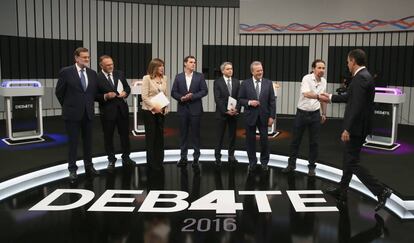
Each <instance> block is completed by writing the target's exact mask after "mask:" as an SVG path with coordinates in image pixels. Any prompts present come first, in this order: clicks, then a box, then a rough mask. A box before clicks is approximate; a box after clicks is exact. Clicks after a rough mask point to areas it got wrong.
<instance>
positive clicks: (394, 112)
mask: <svg viewBox="0 0 414 243" xmlns="http://www.w3.org/2000/svg"><path fill="white" fill-rule="evenodd" d="M404 101H405V94H404V93H403V92H402V91H401V90H400V89H397V88H383V87H376V88H375V98H374V102H375V104H374V117H373V122H372V123H373V124H372V134H371V135H368V136H367V137H366V143H365V144H364V146H365V147H369V148H375V149H381V150H390V151H392V150H395V149H397V148H398V147H399V146H400V144H398V143H396V141H397V131H398V122H397V117H398V106H399V105H400V104H402V103H404Z"/></svg>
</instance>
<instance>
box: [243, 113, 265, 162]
mask: <svg viewBox="0 0 414 243" xmlns="http://www.w3.org/2000/svg"><path fill="white" fill-rule="evenodd" d="M256 127H257V128H258V129H259V133H260V147H261V150H260V163H261V164H262V165H267V163H269V157H270V154H269V143H268V134H267V124H266V123H262V122H261V121H260V117H257V120H256V125H254V126H249V125H247V124H246V147H247V155H248V157H249V165H250V166H255V165H256V164H257V157H256Z"/></svg>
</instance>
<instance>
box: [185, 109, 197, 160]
mask: <svg viewBox="0 0 414 243" xmlns="http://www.w3.org/2000/svg"><path fill="white" fill-rule="evenodd" d="M200 122H201V116H193V115H191V113H190V111H189V110H184V112H183V113H181V114H180V149H181V154H180V156H181V158H182V159H187V154H188V140H189V133H191V143H192V146H193V149H194V154H193V158H194V161H198V159H199V158H200Z"/></svg>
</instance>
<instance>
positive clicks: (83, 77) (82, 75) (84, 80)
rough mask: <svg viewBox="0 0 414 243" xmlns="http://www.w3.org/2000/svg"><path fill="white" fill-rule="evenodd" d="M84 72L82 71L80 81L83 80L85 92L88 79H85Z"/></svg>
mask: <svg viewBox="0 0 414 243" xmlns="http://www.w3.org/2000/svg"><path fill="white" fill-rule="evenodd" d="M84 72H85V69H81V75H80V80H81V84H82V88H83V91H86V78H85V74H84Z"/></svg>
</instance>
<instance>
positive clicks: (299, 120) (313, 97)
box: [282, 59, 326, 176]
mask: <svg viewBox="0 0 414 243" xmlns="http://www.w3.org/2000/svg"><path fill="white" fill-rule="evenodd" d="M324 75H325V62H324V61H323V60H321V59H316V60H315V61H313V62H312V72H311V73H310V74H307V75H305V76H304V77H303V79H302V84H301V89H300V96H299V101H298V106H297V111H296V117H295V121H294V125H293V139H292V142H291V144H290V156H289V161H288V166H287V167H286V168H284V169H283V170H282V172H284V173H289V172H292V171H294V170H295V169H296V159H297V157H298V153H299V146H300V143H301V141H302V137H303V134H304V132H305V130H306V129H308V132H309V157H308V161H309V165H308V168H309V171H308V175H309V176H315V167H316V165H315V162H316V159H317V158H318V147H319V145H318V140H319V131H320V127H321V124H323V123H325V121H326V103H320V102H319V95H320V94H322V93H324V92H326V79H325V78H324V77H323V76H324ZM321 110H322V112H321Z"/></svg>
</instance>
